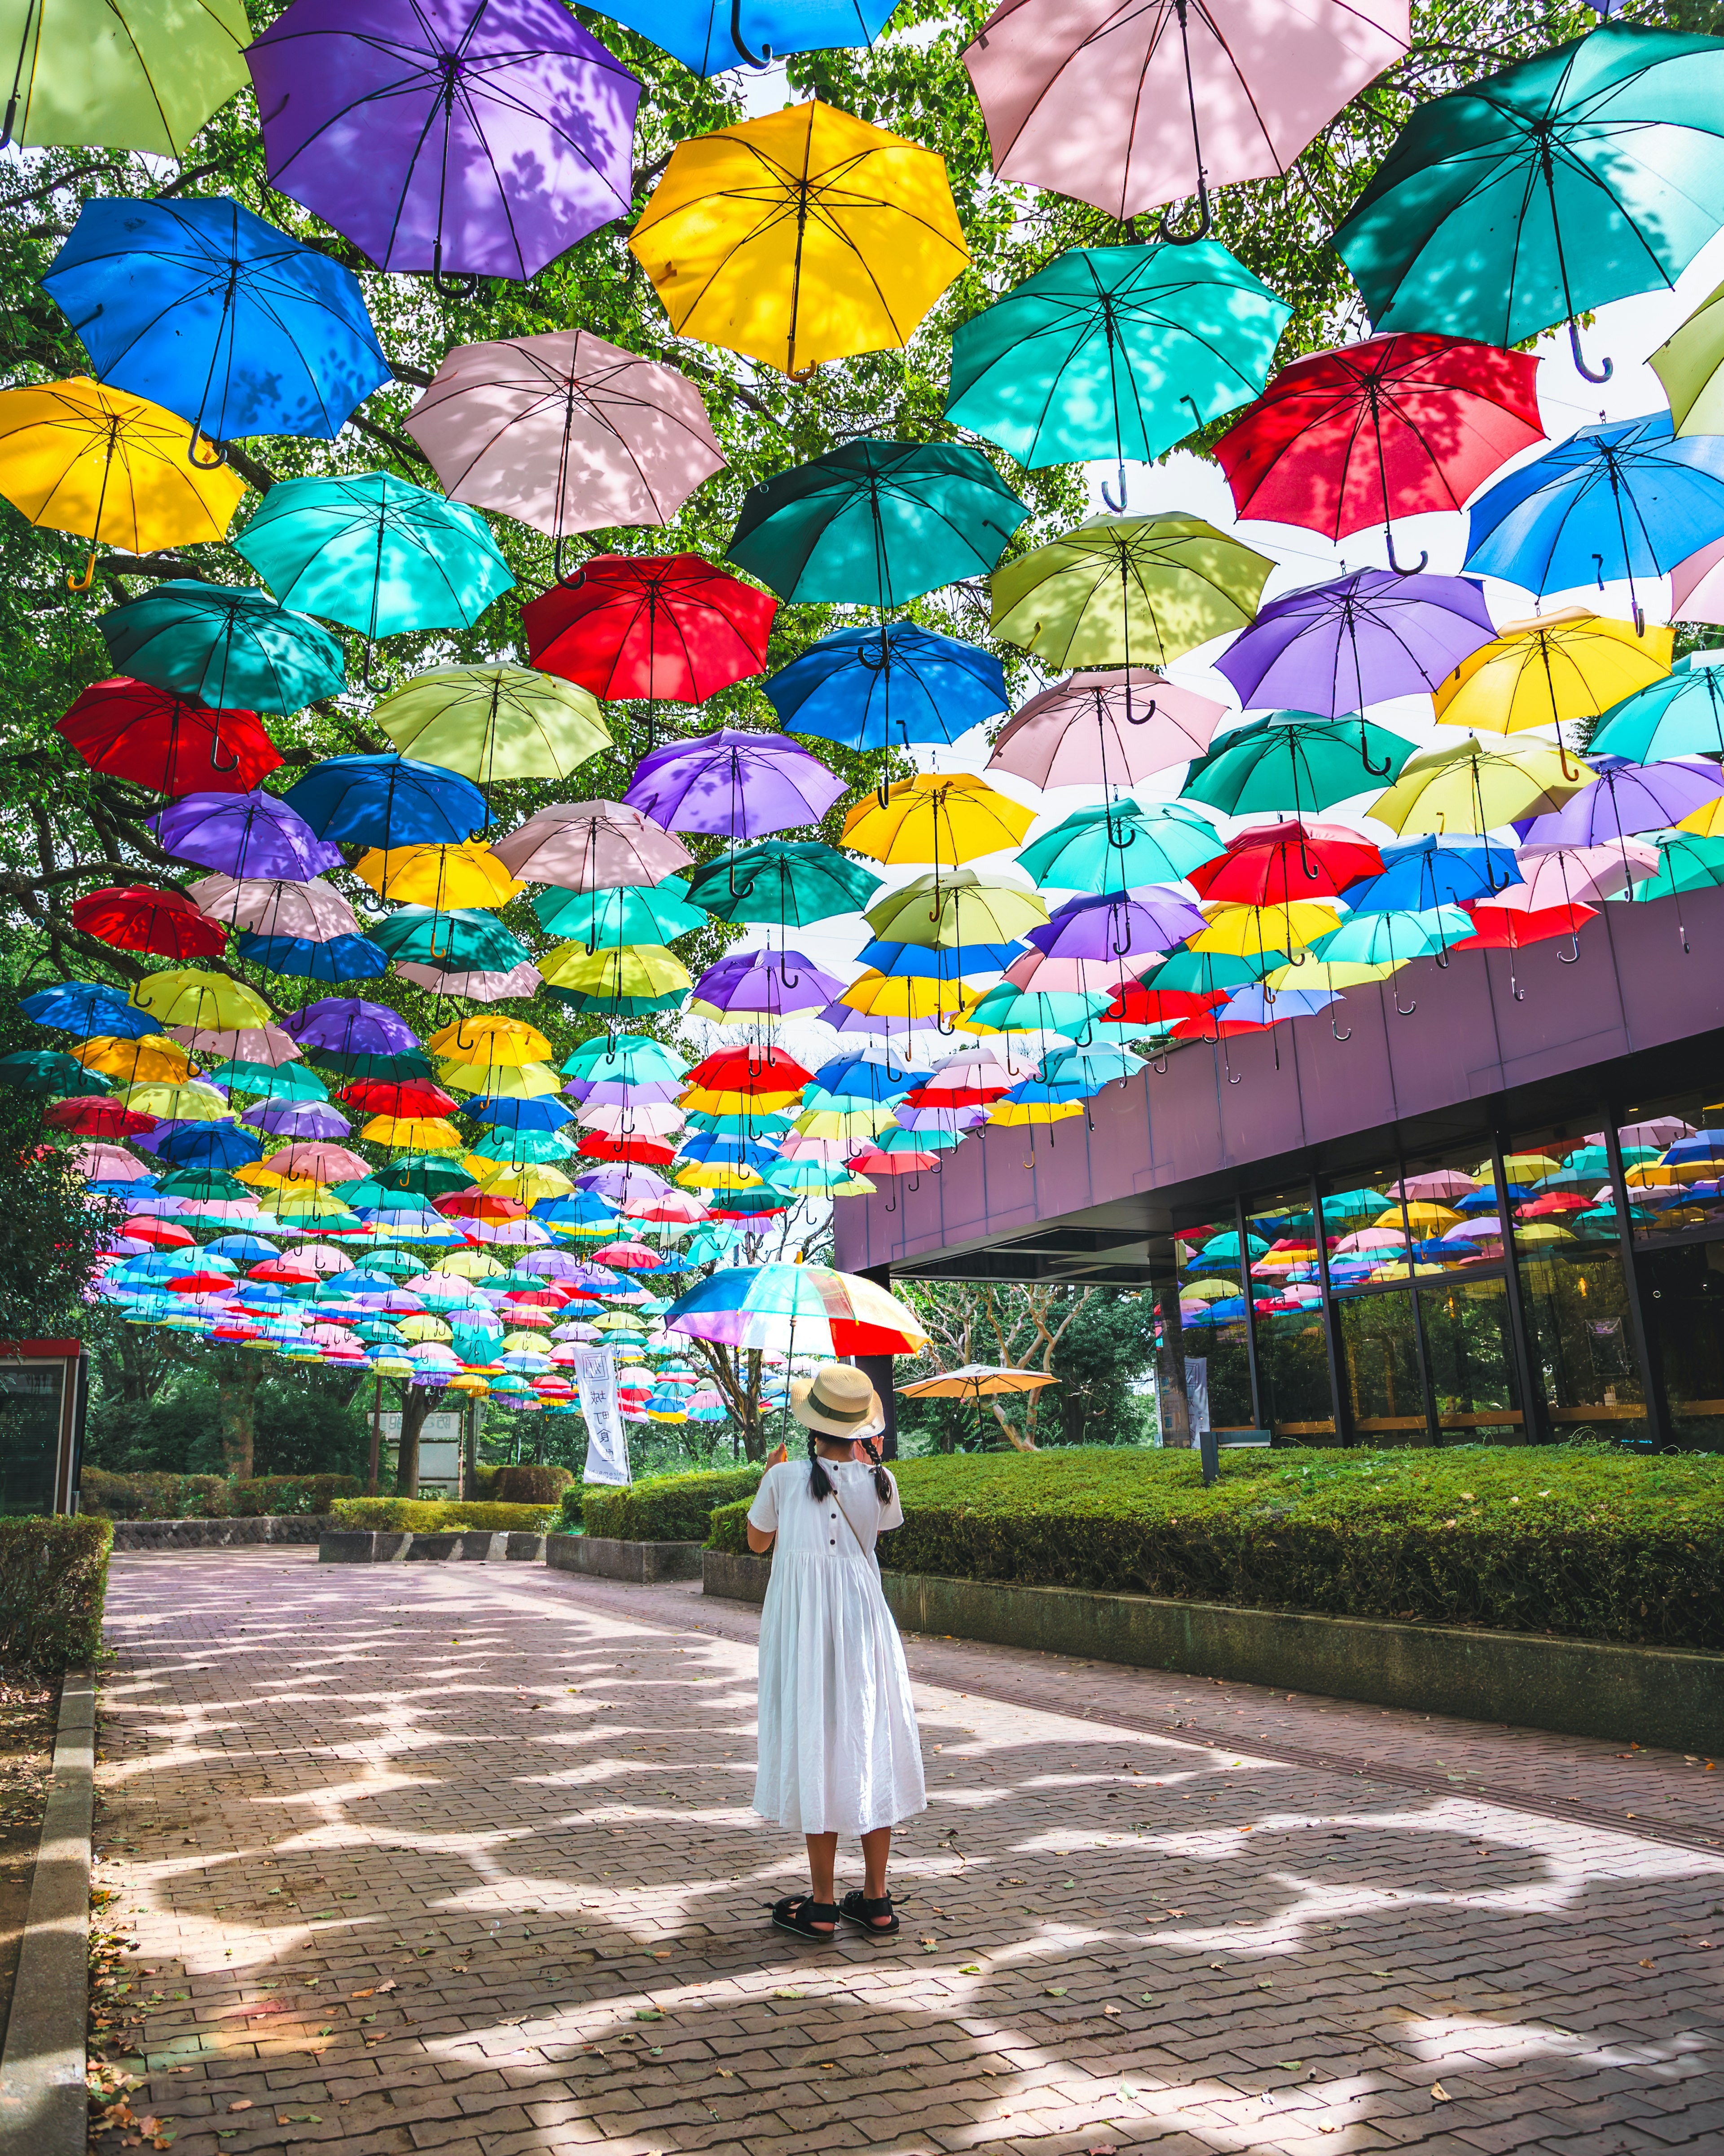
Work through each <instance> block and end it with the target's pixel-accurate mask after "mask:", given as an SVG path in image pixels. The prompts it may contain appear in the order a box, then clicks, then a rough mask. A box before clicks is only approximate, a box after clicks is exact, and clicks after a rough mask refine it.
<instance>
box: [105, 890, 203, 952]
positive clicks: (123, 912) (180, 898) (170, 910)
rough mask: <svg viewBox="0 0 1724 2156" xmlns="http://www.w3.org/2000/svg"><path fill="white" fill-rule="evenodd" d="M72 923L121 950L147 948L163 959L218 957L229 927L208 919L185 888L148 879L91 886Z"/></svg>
mask: <svg viewBox="0 0 1724 2156" xmlns="http://www.w3.org/2000/svg"><path fill="white" fill-rule="evenodd" d="M72 926H73V927H74V928H76V929H79V930H80V931H81V932H83V933H84V934H85V935H86V936H94V937H96V938H97V939H98V941H99V942H103V943H111V944H112V945H113V946H114V947H115V949H116V950H120V951H145V952H151V953H152V954H153V955H154V956H156V957H159V958H213V957H215V956H216V955H217V954H218V952H220V951H221V950H222V949H223V947H224V946H225V944H226V942H227V941H228V932H227V930H226V929H225V928H223V927H219V926H218V924H217V923H216V922H215V921H206V920H205V919H204V917H203V915H202V914H201V913H200V912H199V911H198V908H197V907H196V906H194V905H193V904H192V901H191V900H190V899H189V898H187V896H186V895H185V893H184V892H183V891H162V890H156V889H153V888H151V886H150V885H147V884H130V885H126V886H125V887H124V888H123V889H110V890H106V891H86V892H85V895H84V896H83V897H82V898H80V899H78V900H77V901H75V902H74V905H73V907H72Z"/></svg>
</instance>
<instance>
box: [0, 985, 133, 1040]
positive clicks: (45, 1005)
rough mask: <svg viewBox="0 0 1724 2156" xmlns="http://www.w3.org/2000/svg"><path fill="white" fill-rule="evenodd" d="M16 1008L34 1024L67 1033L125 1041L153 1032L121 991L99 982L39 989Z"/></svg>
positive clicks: (22, 999) (24, 998)
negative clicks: (110, 1037)
mask: <svg viewBox="0 0 1724 2156" xmlns="http://www.w3.org/2000/svg"><path fill="white" fill-rule="evenodd" d="M18 1009H20V1010H21V1011H22V1012H23V1014H24V1016H25V1017H26V1018H27V1019H30V1020H31V1022H32V1023H33V1024H36V1025H52V1026H57V1027H59V1028H60V1029H62V1030H63V1031H64V1032H67V1033H79V1034H86V1035H88V1034H104V1035H115V1036H117V1037H118V1038H119V1039H122V1040H124V1039H137V1038H138V1036H139V1035H140V1034H146V1033H151V1032H153V1031H154V1030H155V1029H154V1027H153V1026H150V1025H146V1024H144V1023H143V1022H142V1021H141V1020H140V1019H139V1018H138V1014H137V1012H136V1009H134V1008H133V1007H132V1006H131V1004H128V1003H127V1002H126V998H125V995H124V993H123V992H122V991H121V989H119V988H110V987H109V986H108V985H107V984H106V983H104V982H100V981H60V982H59V983H56V984H55V986H54V987H53V988H38V989H37V990H36V992H35V993H34V994H33V995H28V996H25V997H23V998H21V999H20V1001H19V1004H18Z"/></svg>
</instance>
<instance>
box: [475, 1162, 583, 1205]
mask: <svg viewBox="0 0 1724 2156" xmlns="http://www.w3.org/2000/svg"><path fill="white" fill-rule="evenodd" d="M466 1167H467V1170H468V1173H469V1174H470V1175H471V1176H472V1178H473V1179H474V1181H475V1183H477V1184H478V1185H479V1187H480V1189H481V1190H488V1191H490V1193H492V1194H493V1195H494V1196H495V1197H498V1198H512V1199H515V1200H516V1202H517V1204H522V1205H536V1204H538V1202H539V1200H540V1199H541V1198H567V1196H568V1194H569V1193H570V1191H572V1189H573V1188H574V1187H575V1186H574V1184H573V1183H572V1182H570V1180H569V1178H567V1176H566V1175H565V1174H563V1173H562V1170H561V1169H560V1168H540V1167H527V1168H505V1167H500V1166H499V1165H498V1163H496V1162H495V1161H494V1160H480V1159H478V1158H476V1157H474V1156H469V1158H468V1160H467V1162H466Z"/></svg>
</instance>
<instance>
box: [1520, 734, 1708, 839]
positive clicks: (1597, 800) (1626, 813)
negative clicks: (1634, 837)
mask: <svg viewBox="0 0 1724 2156" xmlns="http://www.w3.org/2000/svg"><path fill="white" fill-rule="evenodd" d="M1720 793H1724V772H1721V771H1720V769H1719V767H1718V766H1717V765H1716V763H1714V762H1711V761H1710V760H1709V759H1708V758H1706V757H1697V756H1696V757H1681V758H1672V759H1671V760H1670V761H1668V762H1663V763H1646V764H1634V763H1629V764H1621V765H1618V766H1615V767H1612V768H1610V769H1608V770H1603V771H1601V772H1599V773H1598V777H1597V778H1596V779H1594V780H1593V783H1592V784H1591V785H1589V786H1588V787H1587V788H1585V789H1584V791H1578V792H1577V793H1576V794H1575V796H1574V798H1573V799H1572V800H1569V801H1566V802H1564V803H1562V805H1561V806H1560V807H1559V808H1552V809H1550V810H1548V811H1547V813H1546V814H1543V815H1542V816H1539V817H1538V818H1537V819H1536V820H1535V821H1534V822H1533V824H1532V826H1531V828H1530V829H1528V830H1527V832H1526V837H1525V839H1524V840H1523V841H1522V844H1524V845H1526V846H1528V847H1531V848H1533V849H1535V850H1537V849H1540V848H1542V847H1546V846H1599V845H1614V844H1619V843H1620V841H1621V840H1622V839H1624V838H1626V837H1629V836H1630V835H1631V834H1634V833H1635V832H1639V831H1662V830H1665V829H1667V828H1668V827H1669V826H1670V825H1671V824H1680V822H1681V821H1682V819H1683V818H1684V817H1685V816H1691V815H1692V814H1694V812H1695V810H1696V808H1702V807H1705V806H1706V805H1707V804H1709V803H1711V802H1714V801H1716V799H1717V798H1718V797H1719V795H1720Z"/></svg>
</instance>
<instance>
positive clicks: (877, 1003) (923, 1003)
mask: <svg viewBox="0 0 1724 2156" xmlns="http://www.w3.org/2000/svg"><path fill="white" fill-rule="evenodd" d="M981 1000H982V998H981V997H980V995H979V994H977V992H976V991H975V990H974V989H973V988H966V987H965V985H964V983H962V981H941V980H927V979H925V978H922V977H921V976H920V975H918V974H913V973H873V972H870V973H860V974H859V975H858V976H857V977H856V978H855V979H854V981H852V982H851V983H850V985H849V988H846V989H845V990H844V993H843V994H842V995H841V996H840V997H839V1002H840V1003H841V1004H846V1005H847V1006H848V1007H849V1009H851V1010H853V1011H860V1012H861V1013H862V1014H863V1016H864V1017H865V1018H936V1017H938V1018H945V1017H946V1016H947V1015H948V1014H952V1013H956V1014H958V1015H959V1016H961V1017H967V1015H968V1014H969V1013H970V1012H972V1010H974V1009H975V1008H976V1006H977V1004H978V1003H980V1002H981Z"/></svg>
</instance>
